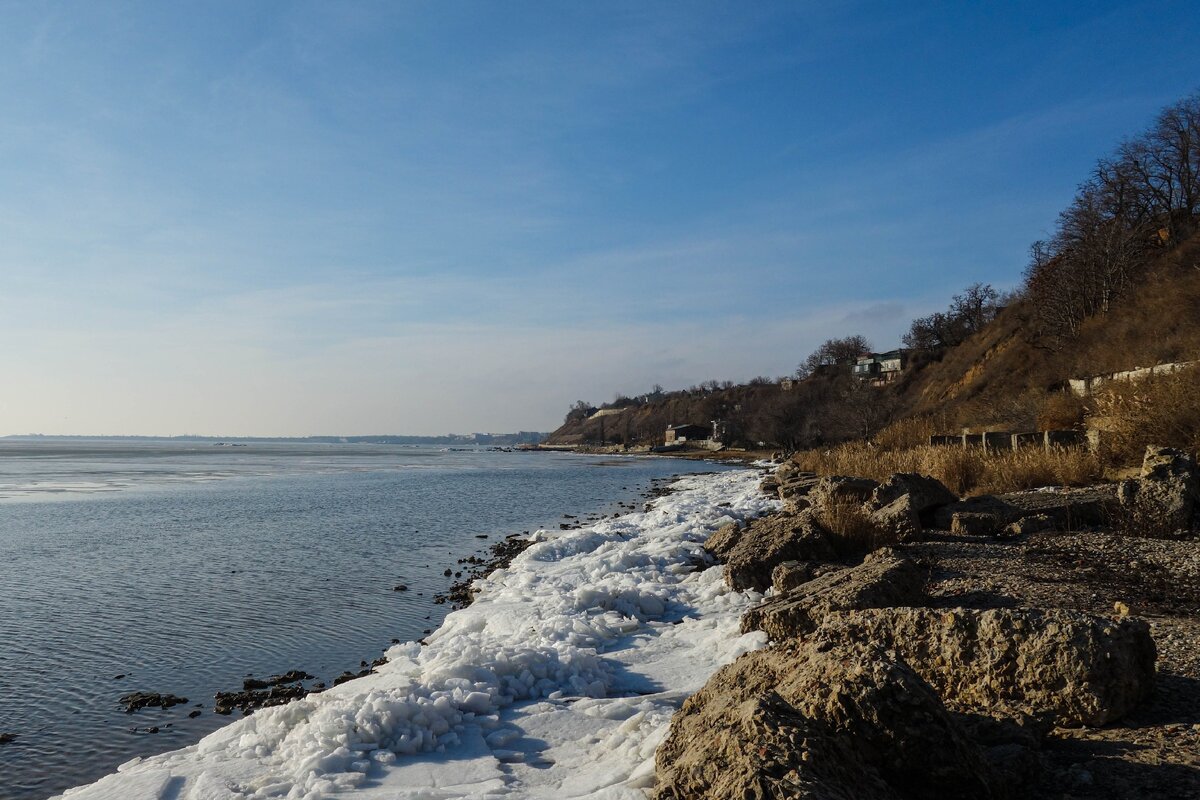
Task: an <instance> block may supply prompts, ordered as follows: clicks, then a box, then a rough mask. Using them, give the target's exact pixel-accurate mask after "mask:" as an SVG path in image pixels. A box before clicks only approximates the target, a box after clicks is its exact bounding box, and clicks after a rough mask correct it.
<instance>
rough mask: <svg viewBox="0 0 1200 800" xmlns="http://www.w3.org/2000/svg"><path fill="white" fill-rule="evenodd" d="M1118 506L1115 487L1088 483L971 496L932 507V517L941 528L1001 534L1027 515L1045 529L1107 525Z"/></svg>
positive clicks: (979, 533) (980, 534)
mask: <svg viewBox="0 0 1200 800" xmlns="http://www.w3.org/2000/svg"><path fill="white" fill-rule="evenodd" d="M1116 508H1117V496H1116V490H1115V488H1113V487H1111V486H1088V487H1083V488H1054V489H1051V490H1034V491H1027V492H1010V493H1008V494H1001V495H980V496H978V497H969V498H967V499H966V500H959V501H957V502H954V503H950V504H948V505H944V506H939V507H937V508H935V509H933V510H932V512H931V513H930V517H931V521H932V523H933V526H934V527H936V528H938V529H940V530H949V531H951V532H952V533H958V534H965V535H972V536H986V535H995V534H998V533H1001V532H1003V531H1004V530H1005V528H1006V527H1007V526H1010V525H1012V523H1014V522H1020V521H1021V520H1023V519H1025V518H1026V517H1039V518H1040V527H1041V528H1042V529H1045V528H1047V527H1049V528H1056V529H1059V530H1078V529H1080V528H1083V527H1088V526H1094V525H1104V524H1107V523H1108V522H1109V520H1110V518H1111V516H1112V513H1113V511H1114V510H1115V509H1116Z"/></svg>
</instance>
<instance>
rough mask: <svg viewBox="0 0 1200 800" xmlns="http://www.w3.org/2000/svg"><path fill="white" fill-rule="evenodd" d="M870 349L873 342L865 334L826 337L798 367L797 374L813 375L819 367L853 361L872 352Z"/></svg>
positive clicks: (801, 375) (802, 375)
mask: <svg viewBox="0 0 1200 800" xmlns="http://www.w3.org/2000/svg"><path fill="white" fill-rule="evenodd" d="M870 350H871V343H870V342H868V341H867V338H866V337H865V336H859V335H857V334H855V335H854V336H845V337H842V338H841V339H826V340H825V342H824V343H823V344H822V345H821V346H820V347H818V348H817V349H816V350H814V351H813V352H812V353H811V354H810V355H809V356H808V358H806V359H804V361H803V362H802V363H801V364H800V365H799V366H798V367H797V368H796V374H797V375H799V376H800V377H804V376H806V375H811V374H812V373H814V372H816V371H817V368H818V367H827V366H832V365H834V364H844V363H846V362H847V361H853V360H854V359H856V358H858V357H859V356H860V355H862V354H863V353H867V352H870Z"/></svg>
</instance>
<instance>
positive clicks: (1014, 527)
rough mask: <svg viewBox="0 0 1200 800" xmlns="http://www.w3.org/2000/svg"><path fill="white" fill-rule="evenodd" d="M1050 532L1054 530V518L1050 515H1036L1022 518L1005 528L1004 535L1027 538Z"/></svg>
mask: <svg viewBox="0 0 1200 800" xmlns="http://www.w3.org/2000/svg"><path fill="white" fill-rule="evenodd" d="M1050 530H1054V517H1052V516H1050V515H1049V514H1034V515H1033V516H1030V517H1021V519H1019V520H1017V521H1016V522H1010V523H1009V524H1008V525H1006V526H1005V528H1004V535H1006V536H1025V535H1026V534H1030V533H1040V532H1041V531H1050Z"/></svg>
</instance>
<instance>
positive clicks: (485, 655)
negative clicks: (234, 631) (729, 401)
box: [62, 470, 778, 800]
mask: <svg viewBox="0 0 1200 800" xmlns="http://www.w3.org/2000/svg"><path fill="white" fill-rule="evenodd" d="M759 477H760V475H759V473H758V471H757V470H738V471H734V472H723V473H718V474H715V475H705V476H695V477H689V478H685V479H683V480H681V481H679V482H678V483H677V484H676V488H677V489H678V491H677V492H676V493H675V494H672V495H670V496H667V497H664V498H660V499H658V500H657V501H655V503H654V507H653V508H652V509H651V510H650V511H647V512H639V513H634V514H630V515H628V516H625V517H621V518H617V519H611V520H604V521H602V522H600V523H597V524H595V525H592V526H590V527H586V528H583V529H580V530H572V531H562V532H558V531H556V532H546V531H539V532H538V533H537V538H538V543H537V544H535V545H533V546H532V547H530V548H529V549H528V550H526V551H525V552H524V553H523V554H521V555H520V556H518V557H517V558H516V559H515V560H514V561H513V563H512V564H511V566H510V567H509V568H508V569H503V570H499V571H497V572H495V573H493V574H492V575H491V576H490V577H489V578H487V579H485V580H483V581H481V582H480V589H481V590H480V592H479V595H478V597H477V599H476V600H475V602H474V603H473V604H472V605H471V606H469V607H468V608H465V609H463V610H460V611H456V612H454V613H453V614H451V615H449V616H448V617H447V618H446V621H445V622H444V623H443V625H442V626H441V627H440V628H439V629H438V630H437V631H435V632H434V633H433V634H432V635H430V636H429V637H428V639H427V644H426V645H425V646H421V645H419V644H417V643H411V642H410V643H406V644H401V645H397V646H395V647H393V648H391V649H390V650H389V651H388V653H387V655H388V657H389V663H387V664H385V665H383V666H381V667H379V668H378V670H377V671H376V672H375V673H374V674H372V675H370V676H368V677H365V678H360V679H358V680H354V681H350V682H348V683H344V684H342V685H340V686H337V687H334V688H332V689H330V690H328V691H326V692H323V693H321V694H315V695H311V696H309V697H306V698H304V699H302V700H298V701H295V702H293V703H290V704H288V705H286V706H278V707H275V708H269V709H264V710H261V711H258V712H257V713H255V714H254V715H253V716H250V717H246V718H244V719H241V720H238V721H237V722H234V723H232V724H230V725H228V726H226V727H224V728H222V729H220V730H218V731H216V732H214V733H212V734H210V735H209V736H207V737H205V738H204V739H202V740H201V741H200V742H199V743H198V744H196V745H194V746H192V747H188V748H185V749H183V750H178V751H174V752H171V753H165V754H163V755H160V756H156V757H153V758H149V759H142V760H135V761H132V762H130V763H128V764H125V765H123V766H122V767H121V768H120V770H119V771H118V772H117V773H115V774H113V775H109V776H108V777H106V778H103V779H101V780H100V781H98V782H96V783H94V784H91V785H89V786H85V787H80V788H77V789H73V790H70V791H68V792H66V793H64V795H62V797H64V798H68V800H142V798H146V799H147V800H235V799H236V800H242V799H243V798H269V797H281V798H320V797H329V796H333V797H351V798H355V799H356V800H366V799H368V798H369V799H371V800H383V798H388V800H399V799H401V798H404V799H411V800H417V799H418V798H419V799H420V800H442V799H443V798H460V797H461V798H469V797H480V798H482V797H536V798H569V797H596V798H614V799H615V798H626V797H628V798H641V797H644V791H643V790H644V788H645V787H647V786H649V785H651V784H652V782H653V776H654V751H655V748H656V747H657V746H658V744H659V742H660V741H661V740H662V738H663V737H664V736H665V735H666V732H667V728H668V726H669V724H670V719H671V714H672V713H673V712H674V711H675V709H676V708H678V707H679V705H680V704H681V703H682V702H683V700H684V699H685V698H686V697H687V696H689V695H690V694H692V693H694V692H695V691H697V690H698V689H699V688H700V687H701V686H703V685H704V682H705V681H706V680H707V679H708V677H709V676H710V675H711V674H712V673H713V672H714V671H715V670H716V669H717V668H718V667H720V666H722V665H723V664H726V663H728V662H730V661H732V660H733V659H734V658H736V657H737V656H738V655H740V654H742V653H744V652H747V651H749V650H752V649H755V648H757V647H760V646H762V645H763V644H764V643H765V635H764V634H762V633H751V634H746V635H740V634H739V632H738V631H739V618H740V616H741V614H742V612H743V611H744V610H745V609H746V608H747V607H748V606H749V605H751V604H752V603H754V602H755V601H757V599H759V597H758V595H756V594H754V593H743V592H732V591H730V590H729V589H728V588H727V587H726V585H725V583H724V582H723V580H722V569H721V567H710V568H708V569H704V568H703V566H704V564H705V563H707V561H706V557H705V555H704V554H703V552H702V550H701V544H702V543H703V541H704V540H705V539H706V538H707V537H708V536H709V534H711V533H712V532H713V531H715V530H716V529H717V528H718V527H720V526H721V525H724V524H726V523H728V522H731V521H733V520H738V519H745V518H749V517H754V516H758V515H761V514H763V513H766V512H767V511H769V510H771V509H772V508H775V507H777V506H778V503H777V502H776V501H773V500H770V499H768V498H767V497H766V496H764V495H763V494H762V493H761V492H759V491H758V488H757V485H758V480H759Z"/></svg>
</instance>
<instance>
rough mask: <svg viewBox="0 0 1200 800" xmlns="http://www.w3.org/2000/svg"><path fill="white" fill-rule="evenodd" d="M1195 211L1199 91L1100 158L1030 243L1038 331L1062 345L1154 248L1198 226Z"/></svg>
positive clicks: (1105, 305) (1199, 185)
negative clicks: (1042, 234)
mask: <svg viewBox="0 0 1200 800" xmlns="http://www.w3.org/2000/svg"><path fill="white" fill-rule="evenodd" d="M1198 212H1200V93H1197V94H1194V95H1192V96H1191V97H1188V98H1187V99H1185V100H1182V101H1180V102H1178V103H1176V104H1174V105H1172V106H1170V107H1168V108H1166V109H1164V110H1163V111H1162V113H1160V114H1159V116H1158V119H1156V120H1155V122H1154V125H1153V126H1152V127H1151V128H1150V129H1149V130H1148V131H1146V132H1145V133H1143V134H1142V135H1140V136H1138V137H1135V138H1133V139H1129V140H1127V141H1125V142H1124V143H1122V144H1121V146H1120V147H1119V148H1117V150H1116V152H1115V153H1114V154H1113V155H1112V156H1110V157H1108V158H1105V159H1102V160H1101V161H1100V162H1099V163H1098V164H1097V165H1096V168H1095V169H1094V170H1093V172H1092V175H1091V177H1090V178H1089V179H1088V180H1087V181H1085V182H1084V183H1083V184H1082V185H1081V186H1080V187H1079V191H1078V192H1077V193H1076V195H1075V200H1074V201H1073V202H1072V203H1071V205H1070V206H1069V207H1068V208H1067V209H1066V210H1065V211H1063V212H1062V214H1060V215H1059V218H1058V225H1057V228H1056V230H1055V233H1054V235H1053V236H1052V237H1050V238H1049V239H1048V240H1044V241H1038V242H1035V243H1034V244H1033V246H1032V248H1031V251H1030V262H1029V266H1028V268H1027V269H1026V275H1025V277H1026V285H1025V290H1026V293H1027V294H1028V296H1029V298H1030V300H1031V301H1032V302H1033V305H1034V308H1035V311H1036V316H1037V321H1038V323H1039V328H1040V330H1039V332H1040V333H1041V334H1043V335H1044V336H1045V337H1047V340H1048V341H1049V342H1051V343H1052V344H1053V343H1055V342H1057V343H1058V344H1059V345H1061V343H1062V342H1063V341H1065V340H1066V339H1068V338H1069V337H1071V336H1074V335H1075V334H1076V333H1077V332H1078V330H1079V325H1080V324H1081V323H1082V322H1083V320H1085V319H1087V318H1088V317H1090V316H1093V315H1095V314H1101V313H1104V312H1106V311H1108V310H1109V308H1110V307H1111V306H1112V304H1113V303H1114V302H1116V301H1117V300H1118V299H1119V298H1120V297H1121V295H1122V294H1123V293H1124V292H1125V291H1126V290H1127V289H1128V287H1129V286H1130V285H1131V284H1132V283H1133V282H1134V281H1135V280H1136V279H1137V277H1138V276H1139V274H1140V273H1141V272H1142V270H1143V269H1144V268H1145V266H1146V264H1147V262H1148V260H1149V258H1150V256H1151V255H1152V254H1153V253H1154V252H1155V251H1156V250H1159V249H1161V248H1163V247H1169V246H1171V245H1172V244H1174V243H1176V242H1179V241H1182V240H1183V239H1184V238H1185V237H1187V236H1189V235H1190V234H1191V233H1192V232H1193V231H1194V230H1195V228H1196V215H1197V213H1198Z"/></svg>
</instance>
